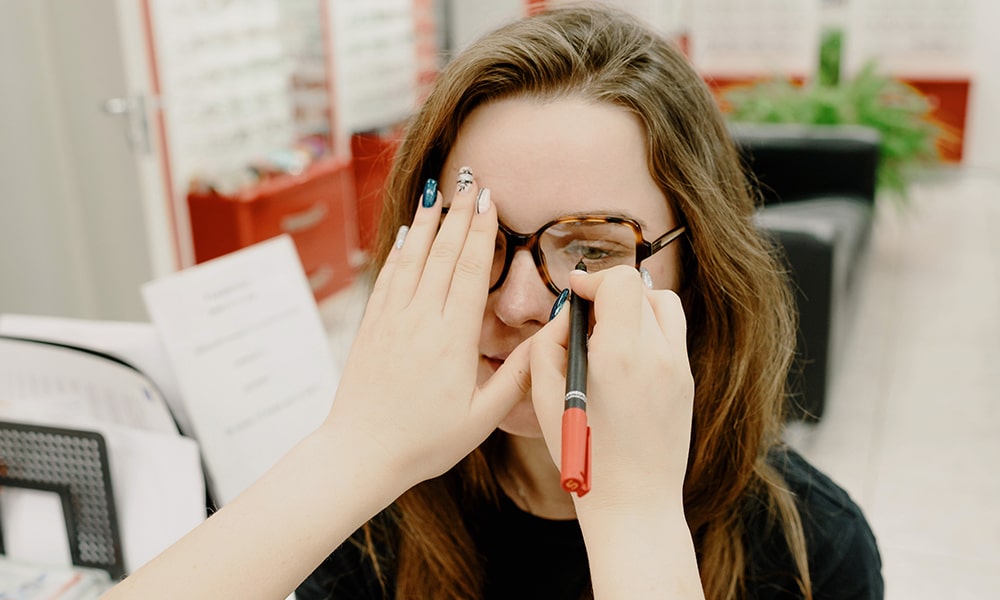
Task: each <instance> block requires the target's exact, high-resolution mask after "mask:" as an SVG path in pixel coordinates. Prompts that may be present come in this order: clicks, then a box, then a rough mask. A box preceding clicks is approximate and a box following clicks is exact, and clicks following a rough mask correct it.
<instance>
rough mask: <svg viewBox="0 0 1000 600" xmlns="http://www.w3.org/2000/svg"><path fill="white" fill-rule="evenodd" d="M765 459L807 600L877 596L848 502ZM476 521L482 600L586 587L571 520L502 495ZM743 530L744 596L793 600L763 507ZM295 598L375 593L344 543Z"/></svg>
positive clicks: (785, 464) (792, 458)
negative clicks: (790, 511) (780, 497)
mask: <svg viewBox="0 0 1000 600" xmlns="http://www.w3.org/2000/svg"><path fill="white" fill-rule="evenodd" d="M771 462H772V464H774V466H775V467H776V468H777V469H778V470H779V472H781V473H782V475H783V476H784V478H785V481H786V482H787V484H788V486H789V488H790V489H791V491H792V492H793V493H794V494H795V496H796V502H797V505H798V508H799V513H800V515H801V517H802V525H803V529H804V531H805V537H806V544H807V550H808V558H809V571H810V576H811V577H812V584H813V598H815V600H834V599H836V600H848V599H850V600H880V599H881V598H882V597H883V582H882V574H881V567H882V561H881V558H880V556H879V552H878V547H877V545H876V543H875V537H874V535H873V534H872V531H871V528H870V527H869V526H868V523H867V521H866V520H865V517H864V515H863V514H862V513H861V510H860V508H858V506H857V504H855V503H854V501H852V500H851V498H850V497H849V496H848V495H847V493H846V492H845V491H844V490H843V489H841V488H840V487H839V486H837V485H836V484H835V483H833V481H831V480H830V479H829V478H828V477H826V476H825V475H823V474H822V473H820V472H819V471H818V470H816V469H815V468H813V467H812V466H811V465H809V464H808V463H807V462H806V461H805V459H803V458H802V457H801V456H799V455H798V454H797V453H795V452H794V451H791V450H786V451H779V452H775V453H774V455H773V456H772V459H771ZM477 523H478V525H477V531H476V532H475V534H474V535H475V540H476V545H477V546H478V549H479V551H480V554H481V555H482V556H483V557H484V558H485V566H486V594H485V597H486V598H487V599H507V598H517V599H519V600H520V599H528V598H544V599H546V600H551V599H556V598H566V599H567V600H569V599H572V600H579V599H580V598H581V597H582V596H583V594H584V593H585V592H586V591H587V590H588V589H589V585H590V575H589V568H588V563H587V552H586V548H585V547H584V543H583V536H582V534H581V532H580V527H579V525H578V523H577V521H575V520H570V521H553V520H548V519H542V518H539V517H536V516H534V515H531V514H528V513H526V512H524V511H522V510H520V509H519V508H518V507H517V506H516V505H515V504H514V503H513V502H512V501H511V500H510V499H508V498H507V497H506V496H504V495H503V494H501V502H500V505H499V506H498V507H496V508H495V509H493V510H492V511H491V513H487V514H484V515H481V516H480V518H479V520H478V521H477ZM747 530H748V531H747V537H746V545H747V550H748V551H747V557H748V562H749V564H748V567H747V581H746V587H747V589H746V592H747V593H746V598H752V599H761V600H783V599H791V598H800V597H801V593H800V592H799V591H798V585H797V584H796V582H795V573H796V572H797V570H796V569H795V564H794V562H793V561H792V559H791V555H790V553H789V551H788V547H787V545H786V544H785V542H784V538H783V535H782V533H781V530H780V529H778V528H776V527H771V526H770V520H769V519H768V517H767V514H766V510H765V509H764V508H763V507H761V510H760V511H758V512H757V513H754V514H752V515H751V516H750V518H749V520H748V522H747ZM296 597H297V600H321V599H323V600H331V599H336V600H344V599H358V600H361V599H365V600H368V599H372V600H374V599H381V598H383V595H382V591H381V588H380V587H379V584H378V582H377V581H376V579H375V575H374V572H373V571H372V569H371V566H370V563H369V562H368V561H367V559H363V557H362V555H361V551H360V550H359V549H358V548H357V547H356V546H355V545H353V544H351V543H350V542H348V543H345V544H344V545H343V546H341V547H340V548H339V549H338V550H337V551H335V552H334V553H333V554H332V555H331V556H330V557H329V558H327V559H326V561H324V562H323V564H322V565H320V567H319V568H318V569H317V570H316V571H315V572H314V573H313V574H312V575H311V576H310V577H309V578H308V579H307V580H306V581H305V582H304V583H303V584H302V585H301V586H300V587H299V589H298V591H297V592H296ZM391 597H392V595H391V590H390V595H389V598H391Z"/></svg>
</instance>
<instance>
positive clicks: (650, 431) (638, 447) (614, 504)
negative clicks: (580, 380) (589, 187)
mask: <svg viewBox="0 0 1000 600" xmlns="http://www.w3.org/2000/svg"><path fill="white" fill-rule="evenodd" d="M570 281H571V289H572V291H573V295H574V296H579V297H580V299H582V300H589V302H588V305H589V309H590V312H591V315H590V316H591V318H592V321H593V327H592V330H591V332H590V336H589V338H588V339H587V346H586V349H587V352H586V355H587V363H586V364H587V374H586V378H585V380H584V381H585V385H586V387H585V388H583V389H582V390H581V389H579V388H580V386H579V385H571V386H570V387H569V388H567V387H566V386H567V379H569V378H568V377H567V372H568V368H567V367H568V363H570V362H572V360H573V359H572V358H570V355H571V354H574V353H577V354H579V348H580V345H576V348H577V350H573V349H572V348H573V347H574V344H578V342H570V337H571V335H572V334H571V333H570V330H571V326H572V323H571V321H572V304H571V302H570V301H569V300H567V301H566V303H565V304H566V305H568V306H565V307H564V309H563V310H561V311H559V312H558V314H557V317H556V318H554V319H553V320H552V322H551V323H549V324H548V325H546V326H545V327H543V328H542V329H541V330H540V331H538V332H537V333H536V334H535V335H534V336H533V337H532V342H531V387H532V399H533V402H534V407H535V412H536V414H537V415H538V419H539V423H540V424H541V426H542V433H543V435H544V437H545V439H546V441H547V443H548V444H549V449H550V452H551V454H552V458H553V460H554V461H556V462H557V464H559V466H560V469H561V470H562V472H563V473H564V474H566V475H572V474H573V472H574V471H575V472H576V474H577V475H578V476H579V482H580V483H581V484H582V483H583V482H587V483H589V484H590V485H589V491H587V492H585V494H586V495H585V496H583V495H581V494H580V492H576V494H575V496H574V497H575V498H576V499H577V500H578V501H579V502H578V504H577V510H578V515H580V516H581V517H582V516H583V515H584V514H585V513H586V514H588V515H589V514H590V512H591V511H593V510H600V511H605V510H608V509H611V508H613V510H614V511H622V512H621V513H620V514H633V515H638V514H645V513H646V512H649V511H652V512H656V511H662V510H663V508H664V506H668V505H669V506H680V505H681V498H682V490H683V482H684V476H685V471H686V469H687V456H688V446H689V443H690V432H691V418H692V408H693V397H694V382H693V377H692V374H691V366H690V364H689V362H688V357H687V344H686V323H685V318H684V309H683V307H682V306H681V301H680V298H679V297H678V295H677V294H676V293H675V292H673V291H671V290H664V289H650V288H649V287H648V286H647V285H644V284H643V279H642V278H641V277H640V275H639V273H638V272H636V270H635V269H633V268H629V267H613V268H611V269H606V270H601V271H596V272H591V273H586V274H584V273H579V272H576V273H573V274H572V275H571V277H570ZM567 309H568V310H567ZM563 312H566V313H568V315H564V314H562V313H563ZM579 312H580V311H578V314H579ZM567 317H568V318H567ZM577 339H579V338H577ZM574 377H575V376H574ZM573 388H577V391H584V392H585V395H586V398H587V402H586V404H585V405H583V406H581V407H580V408H576V409H571V410H572V412H570V411H567V410H566V409H567V405H566V402H565V399H564V400H563V401H562V402H559V401H557V400H556V396H557V395H560V396H561V395H563V394H564V393H565V390H566V389H569V390H570V391H572V390H573ZM574 413H577V414H578V415H579V417H583V416H585V418H586V421H585V423H586V425H585V426H583V427H581V426H579V425H577V426H574V427H575V428H576V429H575V431H576V432H580V431H583V432H584V435H583V436H582V439H583V440H584V442H585V444H584V447H585V448H587V451H586V453H580V452H573V453H572V454H567V455H566V458H565V459H563V458H562V457H563V452H567V453H568V452H569V450H570V448H572V447H576V448H578V449H579V448H580V444H579V441H572V440H571V439H569V438H570V435H571V431H573V430H569V431H567V432H566V433H563V429H562V423H563V421H564V420H568V419H571V418H575V417H570V416H569V415H572V414H574ZM580 420H581V421H583V419H580ZM588 428H589V429H590V430H591V431H590V432H588V431H587V430H588ZM564 437H565V438H566V439H563V438H564ZM577 439H580V436H577ZM573 457H577V458H575V459H574V458H573ZM583 457H585V458H583ZM573 460H577V463H576V465H585V468H581V469H578V468H575V467H574V466H573V464H572V461H573ZM571 478H572V477H567V478H565V479H564V481H568V480H569V479H571ZM581 487H582V485H581Z"/></svg>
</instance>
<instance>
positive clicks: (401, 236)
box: [396, 225, 410, 250]
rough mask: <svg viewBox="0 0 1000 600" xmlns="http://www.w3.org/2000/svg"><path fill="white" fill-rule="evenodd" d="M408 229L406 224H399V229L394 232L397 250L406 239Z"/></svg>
mask: <svg viewBox="0 0 1000 600" xmlns="http://www.w3.org/2000/svg"><path fill="white" fill-rule="evenodd" d="M409 231H410V228H409V227H407V226H406V225H403V226H401V227H400V228H399V231H397V232H396V249H397V250H398V249H400V248H402V247H403V242H405V241H406V234H407V233H408V232H409Z"/></svg>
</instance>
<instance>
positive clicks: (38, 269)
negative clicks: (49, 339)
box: [0, 0, 152, 320]
mask: <svg viewBox="0 0 1000 600" xmlns="http://www.w3.org/2000/svg"><path fill="white" fill-rule="evenodd" d="M0 10H2V14H3V18H2V19H0V81H2V82H3V86H4V90H3V93H2V94H0V131H2V134H0V312H24V313H33V314H55V315H65V316H73V317H88V318H108V319H122V320H132V319H139V320H142V319H145V318H146V316H145V309H144V307H143V303H142V297H141V295H140V290H139V286H140V285H141V283H143V282H145V281H148V280H149V279H151V277H152V268H151V265H150V251H149V244H148V242H147V231H148V228H147V226H146V224H145V220H144V212H143V204H142V198H141V197H140V194H139V193H138V189H139V185H138V182H137V177H138V176H137V173H136V163H135V159H134V157H133V155H132V152H131V149H130V148H129V145H128V141H127V138H126V132H127V123H126V122H125V120H124V119H121V118H114V117H108V116H105V115H103V114H102V112H101V105H102V102H103V101H104V99H106V98H108V97H111V96H116V95H122V94H124V93H125V91H126V88H125V81H124V71H123V67H122V60H121V49H120V45H119V39H118V36H117V31H118V29H117V28H118V24H117V21H116V12H115V3H114V0H99V1H89V0H0Z"/></svg>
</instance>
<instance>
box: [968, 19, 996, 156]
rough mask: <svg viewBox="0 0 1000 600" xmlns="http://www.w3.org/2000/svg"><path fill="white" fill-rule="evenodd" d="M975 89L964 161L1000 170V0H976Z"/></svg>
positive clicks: (973, 75) (973, 63) (973, 89)
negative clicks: (999, 27) (998, 0)
mask: <svg viewBox="0 0 1000 600" xmlns="http://www.w3.org/2000/svg"><path fill="white" fill-rule="evenodd" d="M973 16H974V18H973V25H972V27H973V30H972V44H971V46H972V60H971V62H972V64H971V65H970V66H971V67H972V89H971V91H970V96H971V97H970V99H969V112H968V113H967V114H966V127H965V133H966V137H965V154H964V156H963V163H964V165H965V166H967V167H969V168H974V169H988V170H990V171H992V172H1000V32H998V31H997V27H998V26H1000V2H997V1H996V0H973Z"/></svg>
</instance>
